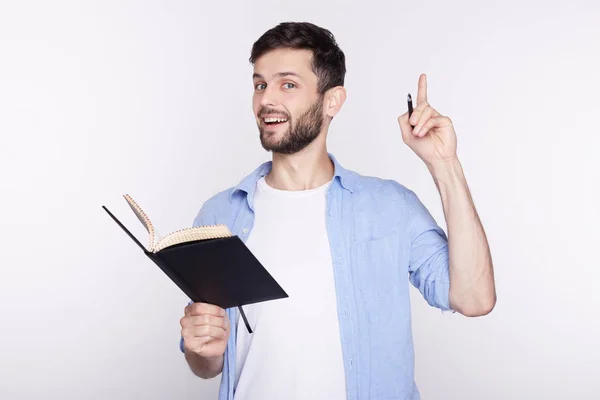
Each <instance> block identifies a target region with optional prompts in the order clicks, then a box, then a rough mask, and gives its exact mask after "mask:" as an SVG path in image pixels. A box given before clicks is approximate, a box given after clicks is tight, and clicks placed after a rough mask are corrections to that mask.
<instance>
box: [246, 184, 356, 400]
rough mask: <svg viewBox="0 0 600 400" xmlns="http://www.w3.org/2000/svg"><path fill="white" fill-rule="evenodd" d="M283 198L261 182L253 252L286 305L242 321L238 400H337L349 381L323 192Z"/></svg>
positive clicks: (257, 309)
mask: <svg viewBox="0 0 600 400" xmlns="http://www.w3.org/2000/svg"><path fill="white" fill-rule="evenodd" d="M329 185H330V183H328V184H325V185H322V186H320V187H318V188H315V189H310V190H303V191H284V190H277V189H274V188H271V187H270V186H268V185H267V183H266V182H265V180H264V178H263V179H261V180H259V182H258V184H257V188H256V194H255V197H254V209H255V221H254V227H253V229H252V232H251V234H250V236H249V238H248V240H247V242H246V245H247V246H248V248H249V249H250V250H251V251H252V253H253V254H254V255H255V256H256V258H257V259H258V260H259V261H260V262H261V263H262V264H263V265H264V266H265V268H266V269H267V270H268V271H269V273H270V274H271V275H273V277H274V278H275V280H277V282H279V284H280V285H281V287H282V288H283V290H285V291H286V293H287V294H288V295H289V298H285V299H278V300H272V301H267V302H263V303H258V304H250V305H246V306H244V307H243V308H244V312H245V314H246V317H247V318H248V322H249V323H250V326H251V328H252V330H253V333H251V334H249V333H248V331H247V329H246V327H245V325H244V322H243V320H241V319H238V321H236V322H237V324H238V329H237V342H236V378H235V384H236V391H235V399H236V400H282V399H286V400H293V399H302V400H305V399H309V400H319V399H327V400H337V399H345V398H346V381H345V376H344V365H343V359H342V348H341V342H340V330H339V324H338V316H337V303H336V296H335V286H334V277H333V265H332V261H331V252H330V247H329V240H328V236H327V229H326V215H325V214H326V191H327V189H328V187H329Z"/></svg>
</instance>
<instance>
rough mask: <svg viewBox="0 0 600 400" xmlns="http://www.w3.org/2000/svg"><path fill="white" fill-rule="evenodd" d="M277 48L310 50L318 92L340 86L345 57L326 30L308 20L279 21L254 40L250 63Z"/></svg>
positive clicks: (341, 84) (342, 79)
mask: <svg viewBox="0 0 600 400" xmlns="http://www.w3.org/2000/svg"><path fill="white" fill-rule="evenodd" d="M281 48H288V49H301V50H310V51H311V52H312V55H313V58H312V70H313V72H314V73H315V75H317V82H318V83H317V85H318V86H317V91H318V92H319V94H321V95H322V94H323V93H325V92H326V91H327V90H329V89H330V88H332V87H335V86H344V76H345V75H346V57H345V56H344V52H343V51H342V50H341V49H340V48H339V47H338V44H337V43H336V41H335V38H334V36H333V34H332V33H331V32H330V31H329V30H327V29H325V28H321V27H319V26H317V25H315V24H312V23H310V22H282V23H280V24H279V25H277V26H275V27H274V28H271V29H269V30H268V31H266V32H265V33H264V34H263V35H262V36H261V37H260V38H258V40H257V41H256V42H254V45H253V46H252V52H251V55H250V62H251V63H252V64H254V63H255V62H256V60H257V59H258V58H259V57H260V56H262V55H264V54H265V53H267V52H269V51H271V50H275V49H281Z"/></svg>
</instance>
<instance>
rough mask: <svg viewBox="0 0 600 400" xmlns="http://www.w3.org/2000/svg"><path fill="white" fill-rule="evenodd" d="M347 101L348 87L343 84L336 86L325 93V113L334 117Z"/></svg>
mask: <svg viewBox="0 0 600 400" xmlns="http://www.w3.org/2000/svg"><path fill="white" fill-rule="evenodd" d="M344 101H346V89H345V88H344V87H343V86H336V87H333V88H331V89H329V90H328V91H327V92H326V93H325V115H327V116H329V117H331V118H333V117H334V115H336V114H337V113H338V112H340V109H341V108H342V105H343V104H344Z"/></svg>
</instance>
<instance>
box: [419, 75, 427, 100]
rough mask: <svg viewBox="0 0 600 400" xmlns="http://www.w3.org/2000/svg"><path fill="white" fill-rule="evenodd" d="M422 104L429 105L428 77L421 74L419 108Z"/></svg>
mask: <svg viewBox="0 0 600 400" xmlns="http://www.w3.org/2000/svg"><path fill="white" fill-rule="evenodd" d="M421 103H427V75H425V74H421V76H419V88H418V91H417V107H418V106H420V105H421Z"/></svg>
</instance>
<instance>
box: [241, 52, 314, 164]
mask: <svg viewBox="0 0 600 400" xmlns="http://www.w3.org/2000/svg"><path fill="white" fill-rule="evenodd" d="M311 61H312V54H311V53H310V52H309V51H305V50H290V49H277V50H272V51H270V52H268V53H266V54H264V55H262V56H261V57H260V58H258V59H257V60H256V62H255V63H254V76H253V81H254V96H253V100H252V109H253V111H254V116H255V117H256V123H257V125H258V130H259V132H260V141H261V144H262V146H263V147H264V149H265V150H267V151H273V152H275V153H282V154H293V153H296V152H298V151H300V150H302V149H303V148H305V147H306V146H308V145H309V144H310V143H312V142H313V141H314V140H315V139H316V138H317V137H318V136H319V134H320V133H321V129H322V128H323V123H324V116H323V96H321V95H319V94H318V93H317V76H316V75H315V74H314V73H313V71H312V68H311Z"/></svg>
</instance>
